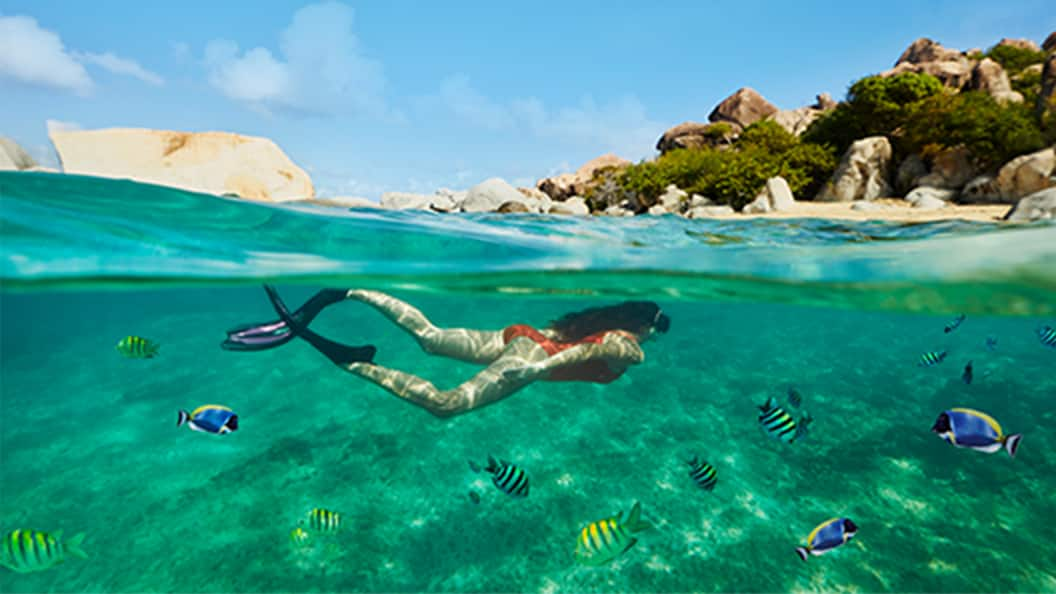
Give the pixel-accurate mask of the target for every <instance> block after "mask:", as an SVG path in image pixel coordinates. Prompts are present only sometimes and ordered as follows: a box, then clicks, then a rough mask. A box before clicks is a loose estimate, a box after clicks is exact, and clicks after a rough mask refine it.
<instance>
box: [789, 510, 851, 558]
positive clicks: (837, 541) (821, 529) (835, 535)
mask: <svg viewBox="0 0 1056 594" xmlns="http://www.w3.org/2000/svg"><path fill="white" fill-rule="evenodd" d="M855 534H858V526H856V525H855V524H854V522H852V521H850V520H849V519H847V518H833V519H831V520H825V521H824V522H822V523H821V524H818V527H817V528H815V529H814V531H813V532H811V533H810V536H808V537H807V546H805V547H796V554H797V555H799V558H800V559H802V560H803V561H806V560H807V557H809V556H810V555H824V554H825V553H828V552H829V551H831V550H833V549H835V548H836V547H839V546H842V545H843V544H845V543H846V542H847V541H849V540H851V538H853V537H854V535H855Z"/></svg>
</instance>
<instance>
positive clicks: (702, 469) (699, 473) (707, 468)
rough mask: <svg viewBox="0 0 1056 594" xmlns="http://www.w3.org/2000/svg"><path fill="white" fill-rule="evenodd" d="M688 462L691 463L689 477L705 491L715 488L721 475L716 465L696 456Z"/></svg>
mask: <svg viewBox="0 0 1056 594" xmlns="http://www.w3.org/2000/svg"><path fill="white" fill-rule="evenodd" d="M686 464H689V478H691V479H693V482H694V483H696V484H697V486H698V487H700V488H701V489H704V490H705V491H711V490H712V489H714V488H715V483H718V482H719V476H718V473H717V472H716V471H715V467H714V466H712V465H711V464H708V463H707V462H705V461H702V460H700V459H699V458H697V457H696V456H693V459H691V460H688V461H687V462H686Z"/></svg>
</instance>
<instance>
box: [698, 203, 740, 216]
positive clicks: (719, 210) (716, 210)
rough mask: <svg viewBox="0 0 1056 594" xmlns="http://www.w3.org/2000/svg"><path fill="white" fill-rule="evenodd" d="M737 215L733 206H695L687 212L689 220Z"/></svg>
mask: <svg viewBox="0 0 1056 594" xmlns="http://www.w3.org/2000/svg"><path fill="white" fill-rule="evenodd" d="M734 214H736V213H735V212H734V210H733V207H732V206H728V205H726V204H723V205H719V206H694V207H693V208H691V209H689V210H688V211H686V218H687V219H710V218H712V217H728V216H732V215H734Z"/></svg>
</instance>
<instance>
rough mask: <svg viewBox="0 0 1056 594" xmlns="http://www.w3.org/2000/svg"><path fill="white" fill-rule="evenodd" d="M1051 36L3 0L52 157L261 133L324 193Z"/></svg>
mask: <svg viewBox="0 0 1056 594" xmlns="http://www.w3.org/2000/svg"><path fill="white" fill-rule="evenodd" d="M1053 30H1056V10H1052V5H1051V0H1049V1H1048V2H1047V1H1033V0H1022V1H1005V2H995V1H993V0H986V1H976V0H960V1H947V0H940V1H930V2H921V1H915V0H908V1H903V0H888V1H884V2H846V1H844V2H812V1H810V0H805V1H800V2H795V3H792V2H761V1H752V0H745V1H740V2H701V1H696V2H674V1H672V2H664V3H645V2H641V1H638V2H620V1H616V0H608V1H605V2H594V1H587V0H583V1H567V0H566V1H563V2H550V1H542V0H537V1H535V2H530V3H529V2H525V3H502V2H459V1H449V2H422V1H420V0H416V1H410V0H389V1H385V2H382V1H373V2H354V1H347V2H337V1H325V2H315V3H310V2H304V1H303V0H302V1H286V0H282V1H273V2H267V1H258V2H236V1H233V0H232V1H222V2H220V1H216V0H211V1H209V2H205V1H199V0H181V1H180V2H143V1H142V0H137V1H136V2H130V1H127V2H126V1H116V0H94V1H92V2H69V1H68V0H62V1H51V0H28V1H23V0H0V98H2V100H0V135H5V136H8V137H11V138H13V139H15V141H17V142H18V143H19V144H21V145H22V146H23V147H24V148H26V150H27V151H29V152H30V153H31V154H32V155H33V156H34V157H35V158H36V159H37V160H38V161H39V162H41V163H42V164H44V165H50V166H57V158H56V156H55V154H54V149H53V148H52V147H51V144H50V142H49V141H48V130H49V129H53V130H54V129H71V128H72V129H98V128H110V127H135V128H154V129H164V130H181V131H212V130H217V131H227V132H236V133H239V134H245V135H250V136H264V137H267V138H270V139H272V140H274V141H275V142H276V143H278V145H279V146H280V147H281V148H282V149H283V150H284V152H286V154H287V155H289V156H290V158H291V159H293V161H294V162H295V163H297V164H298V165H300V166H301V167H303V168H304V169H305V170H306V171H307V172H308V173H309V175H310V176H311V178H312V181H313V182H314V184H315V187H316V193H317V194H318V195H323V196H361V197H365V198H370V199H374V200H376V199H378V198H379V197H380V195H381V193H382V192H386V191H407V192H419V193H432V192H433V191H435V190H436V189H438V188H441V187H447V188H453V189H465V188H467V187H469V186H472V185H474V184H476V183H479V182H481V181H483V180H484V179H487V178H490V177H502V178H504V179H506V180H507V181H509V182H511V183H513V184H515V185H521V186H532V185H534V184H535V182H536V180H538V179H539V178H542V177H546V176H549V175H553V174H555V173H560V172H563V171H574V170H575V169H576V168H578V167H579V166H580V165H581V164H583V163H584V162H586V161H588V160H590V159H592V158H594V157H597V156H599V155H602V154H604V153H609V152H614V153H616V154H618V155H620V156H622V157H625V158H628V159H631V160H634V161H638V160H641V159H643V158H650V157H652V156H654V155H655V150H654V147H655V144H656V140H657V139H658V138H659V137H660V135H661V134H663V132H664V131H665V130H666V129H668V128H670V127H671V126H674V125H676V124H678V123H681V122H683V121H687V120H691V121H706V119H707V116H708V114H709V113H710V112H711V110H712V109H713V108H714V106H715V105H716V104H717V103H719V102H720V101H721V100H722V99H724V98H725V97H727V96H728V95H730V94H731V93H733V92H734V91H736V90H737V89H739V88H740V87H744V86H749V87H752V88H754V89H756V90H757V91H759V92H760V93H761V94H762V95H763V96H764V97H766V98H767V99H768V100H769V101H771V102H772V103H774V104H775V105H777V106H778V107H779V108H782V109H794V108H796V107H800V106H802V105H808V104H811V103H813V101H814V97H815V95H817V94H818V93H822V92H827V93H830V94H832V96H833V97H835V98H837V99H840V98H842V97H843V96H844V94H845V92H846V89H847V87H848V86H849V85H850V84H851V83H852V82H853V81H854V80H857V79H858V78H861V77H862V76H866V75H868V74H873V73H877V72H880V71H882V70H885V69H887V68H890V67H891V66H892V65H894V62H895V61H896V60H897V58H898V56H899V55H900V54H901V53H902V51H903V50H904V49H905V48H906V46H908V45H909V44H910V43H912V42H913V40H915V39H917V38H919V37H930V38H932V39H935V40H936V41H939V42H940V43H942V44H943V45H945V46H947V47H951V48H956V49H961V50H964V49H969V48H981V49H984V50H985V49H986V48H988V47H990V46H991V45H993V44H995V43H996V42H997V41H999V40H1000V39H1001V38H1003V37H1011V38H1027V39H1031V40H1034V41H1035V42H1037V43H1039V44H1040V43H1041V41H1042V40H1043V39H1044V38H1045V37H1046V35H1048V34H1049V33H1050V32H1052V31H1053Z"/></svg>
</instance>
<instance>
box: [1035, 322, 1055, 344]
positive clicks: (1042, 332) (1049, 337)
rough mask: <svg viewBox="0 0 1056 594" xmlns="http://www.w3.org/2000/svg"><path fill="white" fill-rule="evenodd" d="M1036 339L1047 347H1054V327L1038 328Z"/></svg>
mask: <svg viewBox="0 0 1056 594" xmlns="http://www.w3.org/2000/svg"><path fill="white" fill-rule="evenodd" d="M1038 340H1040V341H1041V344H1043V345H1045V346H1047V347H1056V328H1053V327H1052V326H1045V327H1043V328H1038Z"/></svg>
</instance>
